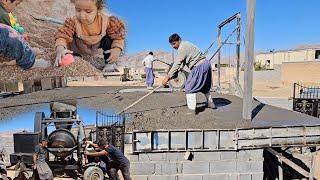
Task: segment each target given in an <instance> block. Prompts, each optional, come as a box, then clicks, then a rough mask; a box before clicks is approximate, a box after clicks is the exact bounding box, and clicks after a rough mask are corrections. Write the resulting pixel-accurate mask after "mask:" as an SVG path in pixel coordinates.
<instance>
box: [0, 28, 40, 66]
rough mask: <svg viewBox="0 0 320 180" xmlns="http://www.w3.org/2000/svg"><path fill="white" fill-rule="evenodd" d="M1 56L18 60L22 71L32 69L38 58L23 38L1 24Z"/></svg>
mask: <svg viewBox="0 0 320 180" xmlns="http://www.w3.org/2000/svg"><path fill="white" fill-rule="evenodd" d="M0 54H1V55H3V56H5V57H7V58H10V59H12V60H13V59H14V60H16V62H17V64H18V65H19V66H20V67H21V68H22V69H29V68H31V67H32V66H33V64H34V61H35V58H36V57H35V54H34V53H33V52H32V50H31V48H30V46H29V44H28V43H27V42H26V41H25V40H24V39H23V37H22V36H21V35H20V34H18V33H17V32H16V30H14V29H13V28H11V27H10V26H7V25H5V24H0Z"/></svg>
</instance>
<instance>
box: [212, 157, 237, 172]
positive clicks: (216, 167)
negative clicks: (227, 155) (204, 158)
mask: <svg viewBox="0 0 320 180" xmlns="http://www.w3.org/2000/svg"><path fill="white" fill-rule="evenodd" d="M236 170H237V161H233V160H231V161H216V162H211V163H210V173H211V174H213V173H233V172H235V171H236Z"/></svg>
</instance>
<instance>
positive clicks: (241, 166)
mask: <svg viewBox="0 0 320 180" xmlns="http://www.w3.org/2000/svg"><path fill="white" fill-rule="evenodd" d="M237 172H238V173H250V172H251V162H249V161H238V162H237Z"/></svg>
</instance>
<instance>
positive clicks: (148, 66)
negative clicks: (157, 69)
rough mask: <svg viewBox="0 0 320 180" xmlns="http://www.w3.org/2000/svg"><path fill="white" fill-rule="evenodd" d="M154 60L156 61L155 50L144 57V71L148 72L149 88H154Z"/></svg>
mask: <svg viewBox="0 0 320 180" xmlns="http://www.w3.org/2000/svg"><path fill="white" fill-rule="evenodd" d="M153 61H155V58H154V56H153V52H151V51H150V52H149V53H148V55H147V56H146V57H145V58H144V59H143V65H144V72H145V73H146V84H147V89H153V87H152V86H153V83H154V75H153Z"/></svg>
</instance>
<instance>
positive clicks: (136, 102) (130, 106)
mask: <svg viewBox="0 0 320 180" xmlns="http://www.w3.org/2000/svg"><path fill="white" fill-rule="evenodd" d="M161 87H162V85H160V86H158V87H156V88H154V89H153V90H152V91H150V92H149V93H148V94H146V95H144V96H143V97H141V98H140V99H138V100H136V101H135V102H134V103H132V104H131V105H129V106H127V107H126V108H124V109H123V110H121V111H119V112H118V113H117V114H122V113H123V112H125V111H127V110H128V109H130V108H132V107H133V106H135V105H136V104H138V103H139V102H141V101H142V100H143V99H144V98H146V97H148V96H150V95H151V94H152V93H154V92H155V91H156V90H158V89H160V88H161Z"/></svg>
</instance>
